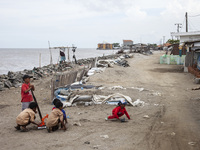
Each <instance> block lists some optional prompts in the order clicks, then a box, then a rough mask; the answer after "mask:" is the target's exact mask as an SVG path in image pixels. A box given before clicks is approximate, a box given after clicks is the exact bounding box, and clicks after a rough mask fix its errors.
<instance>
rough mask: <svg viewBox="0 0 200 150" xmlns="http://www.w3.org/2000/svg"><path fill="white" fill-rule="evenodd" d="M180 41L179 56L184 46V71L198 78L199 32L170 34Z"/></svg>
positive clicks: (199, 59)
mask: <svg viewBox="0 0 200 150" xmlns="http://www.w3.org/2000/svg"><path fill="white" fill-rule="evenodd" d="M171 35H172V36H176V37H178V38H179V39H180V45H179V55H180V56H181V55H182V47H183V46H186V50H187V52H186V57H185V64H184V71H185V72H190V73H193V74H194V75H195V76H196V77H198V78H200V31H195V32H179V33H174V32H173V33H171Z"/></svg>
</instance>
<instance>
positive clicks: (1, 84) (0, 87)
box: [0, 82, 4, 91]
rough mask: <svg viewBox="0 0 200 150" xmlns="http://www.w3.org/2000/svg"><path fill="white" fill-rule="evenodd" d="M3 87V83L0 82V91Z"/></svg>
mask: <svg viewBox="0 0 200 150" xmlns="http://www.w3.org/2000/svg"><path fill="white" fill-rule="evenodd" d="M3 88H4V83H3V82H0V91H3Z"/></svg>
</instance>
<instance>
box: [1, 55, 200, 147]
mask: <svg viewBox="0 0 200 150" xmlns="http://www.w3.org/2000/svg"><path fill="white" fill-rule="evenodd" d="M160 55H161V53H160V52H155V53H154V55H151V56H144V55H140V54H135V55H134V58H132V59H129V60H128V61H129V64H130V67H127V68H123V67H120V66H115V67H114V68H107V69H106V70H105V72H103V73H100V74H95V75H94V76H91V78H90V81H89V83H90V84H93V85H103V86H104V87H112V86H116V85H120V86H123V87H124V88H126V89H120V90H119V89H118V90H109V89H108V88H107V89H104V90H102V91H99V92H100V93H101V94H105V95H106V94H110V93H122V94H124V95H128V96H130V97H131V98H132V99H133V100H136V99H140V100H141V101H144V102H145V105H144V106H138V107H131V106H127V107H126V108H127V111H128V113H129V115H130V117H131V120H128V122H125V123H120V122H117V121H105V117H107V116H108V115H110V114H111V112H112V109H113V108H114V106H109V105H93V106H87V107H86V106H77V107H68V108H65V111H66V113H67V115H68V116H69V117H70V118H69V119H68V121H69V125H68V130H67V131H66V132H63V131H57V132H54V133H47V131H46V130H35V128H34V126H33V125H30V126H29V128H30V129H31V130H30V131H29V132H27V133H21V132H18V131H15V129H14V126H15V118H16V116H17V115H18V114H19V113H20V110H21V105H20V88H17V89H12V90H6V91H3V92H0V110H1V111H0V113H1V115H0V127H1V131H0V145H1V148H0V149H16V150H25V149H46V150H51V149H52V150H53V149H59V150H62V149H65V150H68V149H69V150H79V149H80V150H88V149H99V150H116V149H117V150H199V149H200V142H199V139H200V130H199V129H200V116H199V112H200V109H199V108H200V98H199V91H192V90H191V89H192V88H194V87H197V85H196V84H194V83H193V78H194V77H193V75H191V74H189V73H183V68H182V66H176V65H161V64H159V56H160ZM34 84H35V87H36V91H35V96H36V97H37V99H38V102H39V104H40V109H41V111H42V113H43V115H45V114H47V113H48V114H49V113H50V112H51V109H52V105H50V103H51V100H50V87H49V86H50V80H49V78H46V79H43V80H40V81H35V83H34ZM133 87H134V88H133ZM136 88H144V90H143V91H139V90H138V89H136ZM144 116H146V117H144ZM36 120H38V121H39V116H37V119H36ZM75 122H78V123H80V124H81V126H74V125H73V124H74V123H75ZM105 135H106V136H105Z"/></svg>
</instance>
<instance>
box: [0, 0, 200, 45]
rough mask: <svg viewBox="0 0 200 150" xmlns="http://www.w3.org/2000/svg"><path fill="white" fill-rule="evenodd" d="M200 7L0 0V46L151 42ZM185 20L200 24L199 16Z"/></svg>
mask: <svg viewBox="0 0 200 150" xmlns="http://www.w3.org/2000/svg"><path fill="white" fill-rule="evenodd" d="M199 6H200V1H199V0H163V1H159V0H151V1H146V0H140V1H137V0H123V1H122V0H106V1H102V0H84V1H83V0H43V1H40V0H34V1H33V0H18V1H14V0H2V1H0V20H1V24H0V47H10V46H13V47H46V45H47V44H46V43H47V41H48V40H50V41H52V42H55V43H57V44H58V45H59V44H60V45H65V43H71V44H76V45H77V46H78V47H96V44H97V43H98V42H102V41H108V42H122V40H123V39H132V40H134V41H135V42H141V41H142V42H144V43H153V42H157V41H160V39H161V38H162V37H163V36H166V39H167V38H170V32H172V31H176V26H175V25H174V24H175V23H183V21H184V15H185V12H186V11H187V12H188V14H189V15H195V14H199ZM189 19H190V21H191V23H192V24H193V26H195V28H196V29H198V28H199V27H200V22H199V21H198V20H199V19H198V17H197V18H196V19H195V18H189ZM190 28H191V29H192V25H191V24H190ZM193 28H194V27H193ZM199 29H200V28H199ZM33 41H34V43H33Z"/></svg>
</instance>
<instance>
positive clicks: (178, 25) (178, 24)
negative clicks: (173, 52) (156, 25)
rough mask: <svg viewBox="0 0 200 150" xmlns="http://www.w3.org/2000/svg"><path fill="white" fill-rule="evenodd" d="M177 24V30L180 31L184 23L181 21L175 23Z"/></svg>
mask: <svg viewBox="0 0 200 150" xmlns="http://www.w3.org/2000/svg"><path fill="white" fill-rule="evenodd" d="M175 25H177V32H179V28H182V27H181V26H182V24H181V23H175Z"/></svg>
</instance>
